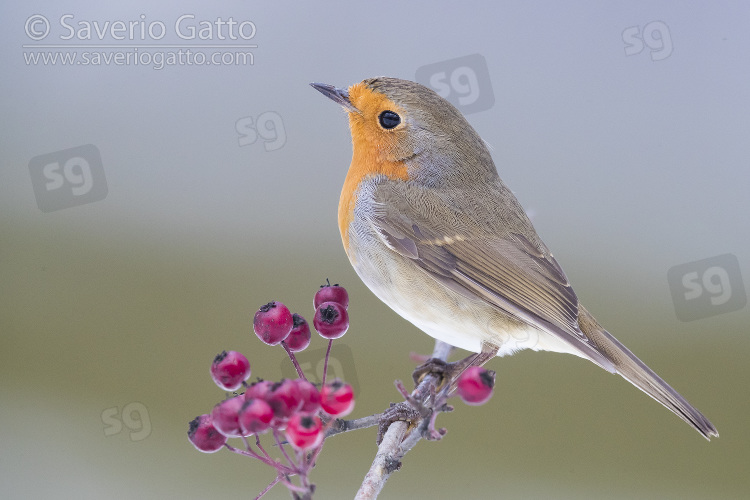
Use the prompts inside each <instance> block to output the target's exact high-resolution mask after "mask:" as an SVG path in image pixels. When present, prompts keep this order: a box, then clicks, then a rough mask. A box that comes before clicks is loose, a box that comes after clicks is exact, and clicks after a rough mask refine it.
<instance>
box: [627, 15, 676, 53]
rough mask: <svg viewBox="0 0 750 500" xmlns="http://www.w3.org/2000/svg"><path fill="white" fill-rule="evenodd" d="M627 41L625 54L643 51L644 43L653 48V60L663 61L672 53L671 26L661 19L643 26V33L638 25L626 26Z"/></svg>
mask: <svg viewBox="0 0 750 500" xmlns="http://www.w3.org/2000/svg"><path fill="white" fill-rule="evenodd" d="M622 41H623V42H625V55H626V56H634V55H636V54H640V53H641V52H643V49H644V43H645V45H646V47H648V48H649V49H651V60H652V61H661V60H662V59H666V58H667V57H669V56H670V55H672V36H671V35H670V34H669V27H668V26H667V25H666V24H665V23H663V22H661V21H652V22H650V23H648V24H647V25H646V26H644V27H643V35H641V29H640V27H638V26H631V27H630V28H625V30H624V31H623V32H622Z"/></svg>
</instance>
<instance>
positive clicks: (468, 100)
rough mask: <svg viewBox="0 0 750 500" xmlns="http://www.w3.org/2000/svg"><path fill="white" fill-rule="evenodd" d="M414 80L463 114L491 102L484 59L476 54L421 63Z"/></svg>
mask: <svg viewBox="0 0 750 500" xmlns="http://www.w3.org/2000/svg"><path fill="white" fill-rule="evenodd" d="M416 80H417V82H419V83H421V84H422V85H425V86H427V87H430V88H431V89H432V90H434V91H435V92H437V93H438V95H440V96H441V97H443V98H445V99H447V100H448V101H449V102H450V103H451V104H453V105H454V106H456V107H457V108H458V109H459V110H460V111H461V112H462V113H464V114H469V113H475V112H477V111H484V110H486V109H490V108H491V107H492V106H494V104H495V94H494V93H493V91H492V83H491V82H490V72H489V70H488V69H487V61H486V60H485V59H484V57H483V56H482V55H480V54H472V55H470V56H464V57H459V58H456V59H450V60H448V61H442V62H438V63H434V64H428V65H427V66H422V67H421V68H419V69H418V70H417V74H416Z"/></svg>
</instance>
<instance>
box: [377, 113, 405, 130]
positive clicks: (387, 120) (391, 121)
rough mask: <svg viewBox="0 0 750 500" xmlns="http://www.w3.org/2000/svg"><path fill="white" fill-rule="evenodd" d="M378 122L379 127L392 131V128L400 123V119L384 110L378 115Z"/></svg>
mask: <svg viewBox="0 0 750 500" xmlns="http://www.w3.org/2000/svg"><path fill="white" fill-rule="evenodd" d="M378 121H379V122H380V126H381V127H383V128H385V129H392V128H393V127H395V126H397V125H398V124H399V123H401V117H400V116H398V114H396V113H394V112H393V111H389V110H386V111H383V112H382V113H380V116H378Z"/></svg>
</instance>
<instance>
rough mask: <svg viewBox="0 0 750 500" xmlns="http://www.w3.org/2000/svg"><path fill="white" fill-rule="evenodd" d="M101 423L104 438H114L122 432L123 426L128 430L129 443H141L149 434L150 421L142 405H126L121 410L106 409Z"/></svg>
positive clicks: (115, 407)
mask: <svg viewBox="0 0 750 500" xmlns="http://www.w3.org/2000/svg"><path fill="white" fill-rule="evenodd" d="M102 423H103V424H104V425H105V427H104V435H105V436H114V435H115V434H119V433H120V432H122V429H123V424H125V426H127V428H128V429H130V440H131V441H142V440H144V439H146V438H147V437H148V436H149V435H150V434H151V419H149V417H148V410H146V406H145V405H144V404H143V403H138V402H133V403H128V404H126V405H125V406H124V407H123V408H122V413H120V409H119V407H117V406H114V407H112V408H107V409H106V410H104V411H103V412H102Z"/></svg>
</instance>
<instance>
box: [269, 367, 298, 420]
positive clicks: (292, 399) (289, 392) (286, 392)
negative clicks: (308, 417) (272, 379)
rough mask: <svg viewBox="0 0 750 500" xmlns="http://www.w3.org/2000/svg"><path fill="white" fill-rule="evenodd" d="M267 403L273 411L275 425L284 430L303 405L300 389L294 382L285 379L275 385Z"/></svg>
mask: <svg viewBox="0 0 750 500" xmlns="http://www.w3.org/2000/svg"><path fill="white" fill-rule="evenodd" d="M266 402H267V403H268V404H269V405H270V406H271V408H272V409H273V415H274V418H273V422H271V425H273V426H274V427H276V428H279V429H281V428H283V427H284V425H285V424H286V422H287V420H289V418H290V417H291V416H292V415H294V414H295V413H296V412H297V410H299V408H300V406H301V405H302V399H301V398H300V394H299V388H298V387H297V383H296V382H294V380H290V379H284V380H282V381H281V382H277V383H275V384H273V386H272V387H271V391H270V392H269V393H268V395H267V396H266Z"/></svg>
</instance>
